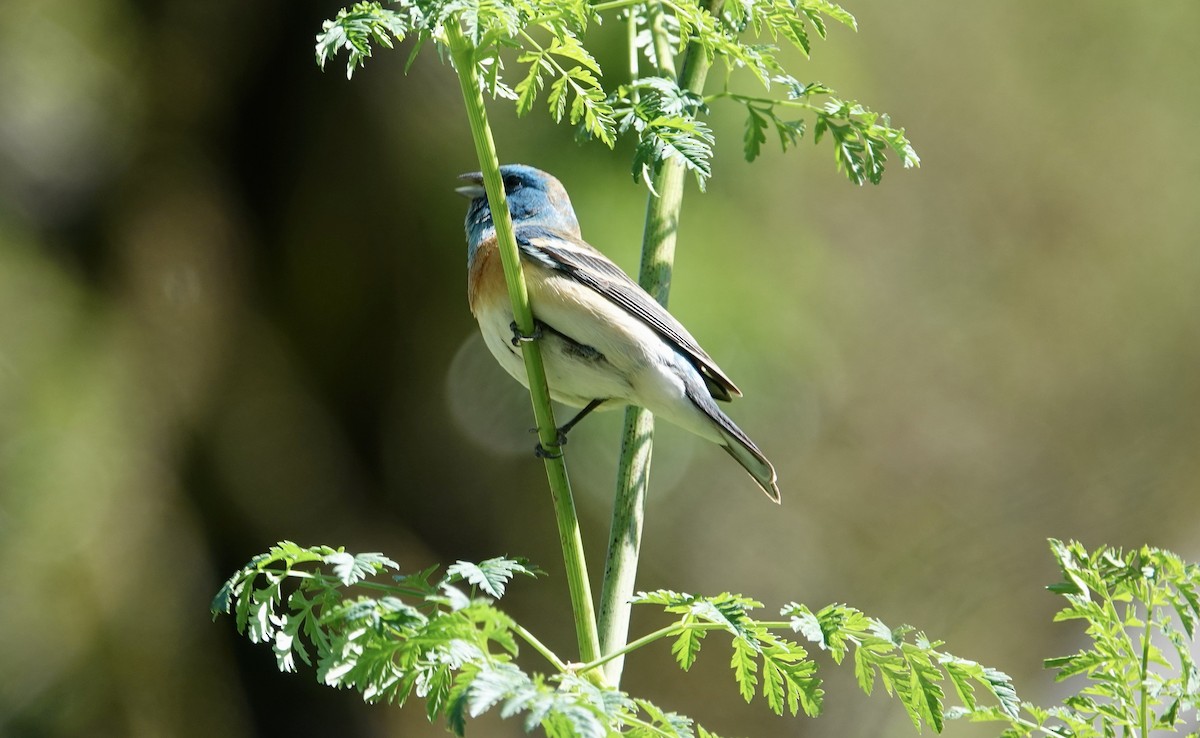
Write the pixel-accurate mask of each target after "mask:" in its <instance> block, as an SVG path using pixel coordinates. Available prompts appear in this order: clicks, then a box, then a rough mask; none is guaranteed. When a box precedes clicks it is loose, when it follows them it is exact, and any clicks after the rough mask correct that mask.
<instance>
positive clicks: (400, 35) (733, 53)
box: [316, 0, 920, 187]
mask: <svg viewBox="0 0 1200 738" xmlns="http://www.w3.org/2000/svg"><path fill="white" fill-rule="evenodd" d="M609 11H619V12H621V13H623V14H624V16H625V17H626V19H627V20H628V22H630V23H632V24H633V25H634V29H635V32H634V33H633V38H634V39H635V41H634V44H635V46H637V47H639V48H640V49H641V51H642V52H643V53H644V54H645V55H646V56H647V57H648V58H649V59H650V61H651V64H652V65H653V70H652V71H651V73H650V74H648V75H642V74H641V73H640V72H639V71H638V70H637V69H636V67H635V68H634V69H631V70H630V73H629V74H630V76H629V80H628V81H627V82H623V83H617V84H611V85H609V86H608V87H607V88H606V86H605V83H604V79H605V76H604V73H603V71H602V70H601V68H600V65H599V63H598V62H597V60H596V58H595V56H594V55H593V54H592V53H591V52H590V51H588V49H587V48H586V46H585V44H584V42H583V39H584V37H585V35H586V32H587V29H588V27H589V25H591V24H593V23H600V22H602V20H603V15H604V13H606V12H609ZM652 11H653V12H654V13H656V14H657V17H658V22H657V24H656V25H655V27H656V28H657V29H659V31H658V32H659V33H662V34H666V36H665V38H666V41H667V43H666V44H665V47H667V48H670V50H671V51H672V52H673V53H674V54H676V55H679V54H682V53H683V52H684V51H685V50H687V49H689V48H690V47H692V46H693V45H694V46H695V47H696V48H698V49H700V50H701V52H702V54H703V55H704V56H705V57H706V59H707V61H708V62H715V61H720V62H721V63H723V67H724V69H725V86H724V89H723V91H722V92H720V93H717V94H715V95H712V96H710V97H709V98H708V99H707V100H706V99H704V98H701V97H700V96H699V94H698V91H686V90H683V89H681V87H680V86H679V84H678V83H677V81H676V80H674V79H670V78H668V77H666V76H664V75H663V74H662V73H661V72H660V71H659V70H661V69H665V68H670V66H665V65H664V64H663V63H662V62H663V61H665V60H660V59H658V58H657V57H658V54H659V53H660V50H661V49H663V48H664V44H662V43H661V40H660V43H655V34H654V33H652V32H651V30H650V27H651V21H650V16H651V12H652ZM830 22H833V23H837V24H842V25H845V26H847V27H849V28H850V29H856V28H857V25H856V22H855V20H854V17H853V16H852V15H851V14H850V13H849V12H848V11H846V10H845V9H844V8H842V7H841V6H840V5H837V4H835V3H832V2H829V1H828V0H734V1H733V2H728V3H726V2H724V0H662V1H661V2H658V3H655V4H654V5H653V8H651V5H650V4H649V3H648V2H638V1H637V0H612V1H610V2H602V3H594V4H593V3H588V2H586V1H585V0H396V1H395V2H389V3H387V4H386V5H385V4H383V3H381V2H377V1H371V2H358V3H356V4H354V5H353V6H351V7H349V8H345V9H343V10H342V11H340V12H339V13H338V15H337V16H336V17H335V18H333V19H331V20H329V21H326V22H325V24H324V26H323V28H322V31H321V33H320V34H318V35H317V39H316V40H317V43H316V56H317V61H318V63H319V64H320V65H321V66H322V68H324V66H325V63H326V62H327V61H329V60H330V59H331V58H333V57H334V56H335V55H336V54H337V53H339V52H341V51H345V52H346V74H347V76H350V75H352V74H353V72H354V70H355V69H356V68H358V67H361V66H362V65H364V64H365V63H366V60H367V59H368V58H370V56H371V51H372V46H373V45H374V44H380V45H383V46H384V47H387V48H391V47H392V46H394V44H395V43H397V42H399V41H402V40H404V39H405V38H408V37H410V36H411V37H415V38H416V39H417V41H416V43H415V44H414V47H413V50H412V52H411V53H410V56H409V64H411V63H412V60H413V59H414V58H415V56H416V54H417V52H418V51H419V50H420V48H421V47H422V45H423V44H424V42H425V41H428V40H433V41H434V42H435V43H436V44H437V45H439V46H441V47H443V48H444V47H445V45H446V34H445V30H444V29H445V27H446V25H447V24H450V23H454V24H458V26H459V27H460V28H461V29H462V30H463V32H464V33H465V35H466V37H467V38H468V40H469V41H470V43H471V44H472V45H473V48H474V63H475V64H476V65H477V72H478V75H479V79H480V80H481V81H482V83H483V85H484V87H485V89H486V90H487V91H488V92H489V93H490V94H491V95H492V97H493V98H504V99H510V100H512V101H513V102H514V103H515V105H516V110H517V113H518V114H519V115H525V114H527V113H529V112H530V111H531V110H533V109H534V108H535V107H536V106H537V103H538V101H539V99H542V98H543V97H544V99H545V102H546V107H547V109H548V111H549V112H550V115H551V117H553V118H554V120H555V121H556V122H562V121H564V120H566V121H567V122H568V123H570V125H572V126H575V127H576V129H577V132H578V135H579V136H580V137H581V138H584V139H596V140H599V141H601V142H602V143H604V144H605V145H606V146H609V147H610V148H611V147H613V146H614V145H615V143H616V140H617V138H618V137H619V136H621V135H630V136H633V137H634V138H635V139H636V145H635V149H634V160H633V167H632V172H633V176H634V178H635V179H644V180H646V181H647V182H649V181H651V180H652V179H653V174H654V173H655V172H656V171H657V169H658V168H659V167H661V165H662V164H663V162H665V161H668V160H674V161H677V162H679V163H681V164H682V165H683V166H684V167H685V168H686V169H687V170H689V171H691V172H692V173H693V174H694V175H695V177H696V179H697V181H698V183H699V184H700V186H701V187H703V186H704V183H705V181H706V180H707V179H708V178H709V177H710V176H711V175H712V166H711V161H712V158H713V153H714V147H715V144H716V141H715V137H714V135H713V133H712V131H711V130H710V128H709V127H708V126H707V125H706V124H705V123H704V121H703V119H702V116H704V115H706V114H707V113H708V111H709V108H708V105H707V102H709V101H712V100H716V99H720V98H728V99H731V100H733V101H734V102H736V103H739V104H741V105H743V106H745V109H746V114H747V121H746V130H745V134H744V136H743V153H744V154H745V156H746V158H747V159H748V160H753V159H755V158H757V157H758V156H759V155H760V154H761V151H762V144H763V143H764V142H765V140H766V135H765V132H766V130H767V129H768V128H774V129H775V130H776V131H777V133H778V135H779V139H780V143H781V146H782V148H783V150H784V151H786V150H788V149H789V148H793V147H794V146H795V144H796V143H797V142H798V140H799V139H800V138H801V137H802V136H803V134H804V132H805V129H806V127H807V126H808V123H806V122H805V120H804V119H803V118H798V117H796V115H797V114H803V115H807V116H811V117H812V119H813V123H812V128H813V131H814V135H813V140H814V141H815V142H817V143H819V142H820V141H821V140H822V139H824V138H828V140H830V141H831V142H832V144H833V149H834V158H835V162H836V163H837V165H838V167H839V168H840V169H841V170H842V171H843V172H844V173H845V174H846V175H847V176H848V177H849V179H850V180H851V181H853V182H855V183H856V184H863V183H864V182H872V183H878V182H879V181H880V179H881V177H882V175H883V171H884V166H885V163H886V161H887V157H888V154H889V152H890V153H893V154H895V155H896V156H898V157H899V158H900V160H901V161H902V162H903V164H904V166H905V167H911V166H918V165H919V164H920V159H919V158H918V157H917V155H916V152H915V151H914V149H913V147H912V145H911V144H910V143H909V141H908V140H907V138H906V137H905V134H904V130H903V129H901V128H895V127H893V126H892V124H891V122H890V120H889V119H888V117H887V116H886V115H882V114H877V113H874V112H871V111H870V110H869V109H867V108H866V107H864V106H862V105H860V104H858V103H856V102H853V101H846V100H843V99H841V98H839V97H837V96H836V95H835V93H834V92H833V90H831V89H830V88H828V87H826V86H825V85H823V84H820V83H808V84H804V83H801V82H799V81H798V80H797V79H796V78H795V77H793V76H792V75H790V74H788V73H787V71H786V70H785V68H784V65H783V63H782V61H781V53H782V50H783V49H784V48H786V47H791V48H794V49H797V50H799V51H800V52H801V53H802V54H803V55H804V56H808V55H809V54H810V53H811V51H812V40H813V38H814V37H816V38H822V39H823V38H825V37H826V36H827V34H828V24H829V23H830ZM739 72H744V73H747V74H748V75H749V77H750V78H751V79H753V80H756V81H757V82H758V83H759V84H760V85H761V86H762V88H763V89H764V90H765V91H766V92H767V93H770V94H774V93H775V92H776V91H782V95H781V96H774V97H772V96H765V97H764V96H759V97H751V96H746V95H742V94H736V93H734V92H733V91H732V87H731V81H732V79H733V78H734V75H735V74H736V73H739ZM818 97H820V98H821V99H819V100H818V99H817V98H818Z"/></svg>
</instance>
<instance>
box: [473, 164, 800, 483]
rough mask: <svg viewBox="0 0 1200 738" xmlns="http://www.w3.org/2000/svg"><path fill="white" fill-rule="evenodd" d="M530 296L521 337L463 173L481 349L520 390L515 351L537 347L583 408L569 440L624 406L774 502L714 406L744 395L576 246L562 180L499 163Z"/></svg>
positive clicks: (634, 289)
mask: <svg viewBox="0 0 1200 738" xmlns="http://www.w3.org/2000/svg"><path fill="white" fill-rule="evenodd" d="M500 175H501V178H502V180H503V183H504V192H505V195H506V196H507V200H508V210H509V213H510V215H511V216H512V221H513V231H514V235H515V236H516V241H517V248H518V251H519V253H520V260H521V267H522V271H523V272H524V276H525V282H526V286H527V289H528V293H529V305H530V309H531V310H532V312H533V316H534V321H535V326H536V328H535V331H534V335H533V336H523V335H520V333H519V331H518V330H517V326H516V323H515V322H514V320H513V314H512V306H511V303H510V302H509V297H508V292H507V288H506V284H505V280H504V274H503V269H502V267H501V260H500V254H499V252H498V250H497V240H496V227H495V224H494V222H493V219H492V212H491V209H490V207H489V205H488V201H487V195H486V193H485V190H484V187H483V175H482V173H480V172H471V173H468V174H463V175H460V177H459V179H460V180H462V181H465V182H467V184H466V185H464V186H461V187H458V188H457V189H456V191H457V192H458V193H459V194H461V195H463V196H464V197H467V198H469V199H470V205H469V207H468V209H467V216H466V223H465V226H466V236H467V298H468V302H469V304H470V308H471V312H472V314H473V315H474V316H475V318H476V320H477V321H478V323H479V328H480V332H481V333H482V335H483V339H484V343H485V344H486V345H487V347H488V350H489V351H490V352H491V354H492V355H493V356H494V357H495V359H496V360H497V361H498V362H499V363H500V365H501V366H502V367H503V368H504V369H505V371H507V372H508V373H509V374H510V375H512V376H513V378H515V379H516V380H517V381H519V382H520V383H521V384H523V385H525V387H526V388H528V386H529V380H528V376H527V374H526V371H525V364H524V360H523V358H522V352H521V349H520V343H521V341H522V340H539V341H540V342H541V348H542V359H543V362H544V365H545V369H546V379H547V384H548V385H549V389H550V397H551V398H552V399H554V400H555V401H556V402H559V403H562V404H564V405H568V406H570V407H575V408H582V410H581V411H580V412H579V413H578V414H577V415H576V416H575V417H573V418H572V419H571V420H569V421H568V422H567V423H565V424H564V425H562V426H560V427H559V429H558V431H559V441H560V445H561V444H562V443H565V441H566V434H567V432H568V431H569V430H570V429H571V428H573V427H574V426H575V424H576V423H578V422H579V421H580V420H582V419H583V418H584V417H585V416H586V415H588V414H589V413H590V412H592V411H594V410H600V409H611V408H615V407H621V406H625V405H636V406H638V407H643V408H645V409H647V410H649V411H650V412H652V413H653V414H654V415H656V416H658V417H661V418H664V419H666V420H667V421H669V422H671V423H673V424H675V425H677V426H679V427H681V428H683V429H684V430H686V431H689V432H691V433H693V434H695V435H697V436H699V437H701V438H703V439H706V440H708V441H711V442H713V443H716V444H719V445H720V446H721V447H722V448H724V449H725V451H727V452H728V453H729V455H730V456H732V457H733V458H734V459H735V460H737V462H738V463H739V464H741V465H742V467H743V468H745V470H746V471H747V472H748V473H749V474H750V476H751V477H753V478H754V480H755V481H756V482H757V483H758V485H759V486H760V487H761V488H762V490H763V492H765V493H766V495H767V497H769V498H770V499H771V500H772V501H773V502H775V503H779V502H780V493H779V485H778V479H777V475H776V473H775V467H774V466H772V464H771V462H770V461H768V460H767V457H766V456H764V455H763V453H762V451H760V450H759V448H758V446H756V445H755V443H754V441H752V440H750V437H749V436H748V435H746V433H745V432H743V431H742V429H741V428H739V427H738V426H737V425H736V424H735V423H734V422H733V421H732V420H731V419H730V418H729V416H728V415H726V414H725V413H724V412H722V410H721V408H720V407H718V406H717V401H718V400H719V401H725V402H728V401H730V400H732V399H733V398H734V397H735V396H736V397H740V396H741V394H742V393H741V390H739V389H738V388H737V385H735V384H734V383H733V381H732V380H731V379H729V377H728V376H727V375H726V374H725V372H723V371H722V370H721V368H720V367H718V366H717V364H716V362H715V361H713V359H712V357H711V356H709V355H708V353H706V352H705V351H704V349H702V348H701V347H700V344H699V343H698V342H697V341H696V339H695V338H693V337H692V335H691V334H690V333H688V331H687V329H686V328H684V327H683V324H681V323H680V322H679V321H678V320H676V319H675V317H674V316H672V315H671V314H670V313H669V312H667V310H666V309H665V308H664V307H663V306H662V305H660V304H659V303H658V301H656V300H655V299H654V298H653V297H651V296H650V294H649V293H647V292H646V291H645V290H644V289H642V287H641V286H639V285H638V283H637V282H635V281H634V280H633V279H631V278H630V277H629V276H628V275H627V274H626V273H625V272H624V271H622V270H621V268H620V267H618V266H617V265H616V264H615V263H613V262H612V261H611V260H609V259H608V257H606V256H605V255H604V254H602V253H601V252H600V251H599V250H597V249H596V248H594V247H593V246H591V245H590V244H588V243H587V242H586V241H584V240H583V236H582V233H581V231H580V226H579V220H578V218H577V217H576V215H575V210H574V208H573V207H572V205H571V200H570V197H569V196H568V195H567V191H566V189H565V188H564V187H563V185H562V183H561V182H559V181H558V179H556V178H555V177H554V176H553V175H550V174H548V173H546V172H544V171H541V170H540V169H536V168H534V167H532V166H528V165H525V164H506V165H504V166H501V167H500ZM538 450H539V452H542V453H544V450H543V449H541V447H540V446H539V447H538Z"/></svg>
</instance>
